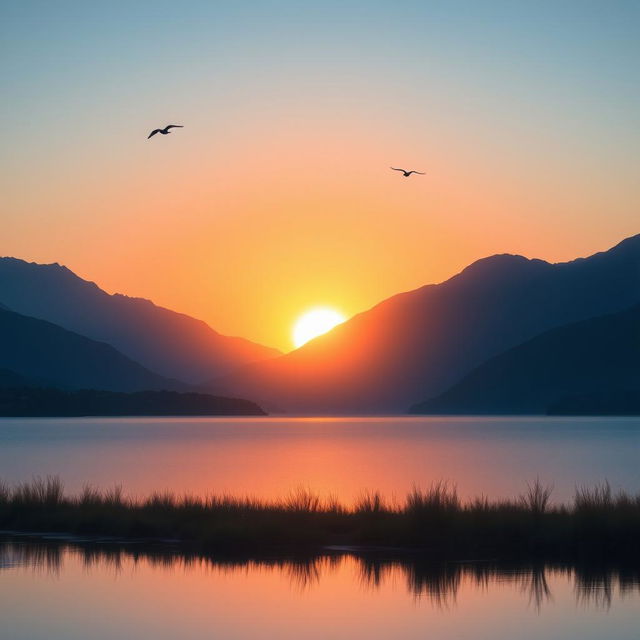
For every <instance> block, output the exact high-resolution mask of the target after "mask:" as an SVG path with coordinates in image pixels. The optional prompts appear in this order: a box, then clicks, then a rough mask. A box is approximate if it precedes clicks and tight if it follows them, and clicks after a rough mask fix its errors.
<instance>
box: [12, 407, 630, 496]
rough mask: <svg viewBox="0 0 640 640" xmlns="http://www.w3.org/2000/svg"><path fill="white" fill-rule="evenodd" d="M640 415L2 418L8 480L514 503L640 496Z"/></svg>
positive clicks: (129, 489)
mask: <svg viewBox="0 0 640 640" xmlns="http://www.w3.org/2000/svg"><path fill="white" fill-rule="evenodd" d="M639 460H640V419H638V418H537V417H536V418H534V417H526V418H522V417H518V418H511V417H500V418H491V417H481V418H473V417H463V418H459V417H446V418H435V417H384V418H278V417H266V418H166V419H162V418H160V419H158V418H148V419H146V418H109V419H98V418H73V419H69V418H60V419H7V418H4V419H0V479H1V480H4V481H5V482H8V483H15V482H21V481H26V480H30V479H31V478H32V477H33V476H34V475H40V476H46V475H59V476H60V477H61V478H62V480H63V481H64V483H65V486H66V488H67V490H69V491H77V490H79V489H81V487H82V486H83V485H84V484H86V483H90V484H92V485H95V486H98V487H102V488H108V487H112V486H114V485H115V484H120V485H122V487H123V488H124V490H125V493H127V494H129V495H137V496H143V495H146V494H148V493H150V492H151V491H154V490H158V489H160V490H162V489H170V490H172V491H175V492H178V493H184V492H186V493H192V494H199V495H202V494H209V493H212V492H214V493H232V494H236V495H244V494H251V495H254V496H258V497H267V498H269V497H279V496H283V495H286V494H287V493H289V492H290V491H291V490H292V489H295V488H297V487H301V486H304V487H308V488H311V489H313V490H314V491H317V492H318V493H319V494H321V495H323V496H329V495H336V496H338V497H339V498H341V499H342V500H343V501H345V502H349V501H350V500H352V499H353V498H354V497H356V496H358V495H359V494H360V493H361V492H362V491H363V490H366V489H378V490H380V491H381V492H382V493H384V494H385V495H386V496H388V497H390V498H391V497H394V496H395V497H396V498H397V499H402V497H403V496H404V494H405V493H406V492H407V490H409V489H410V488H411V487H412V485H413V484H414V483H415V484H417V485H420V486H422V487H426V486H428V485H430V484H431V483H432V482H434V481H437V480H447V481H450V482H452V483H455V484H456V485H457V487H458V491H459V493H460V494H461V496H463V497H469V496H476V495H478V494H481V493H484V494H486V495H488V496H489V497H513V496H516V495H518V494H519V493H520V492H522V491H523V490H524V489H525V488H526V483H527V482H532V481H534V480H535V479H536V477H539V478H540V480H541V481H542V482H544V483H546V484H553V485H554V493H553V498H554V499H556V500H566V499H569V498H571V496H572V495H573V492H574V489H575V487H576V486H577V485H589V486H591V485H594V484H595V483H600V482H603V481H605V480H607V481H608V482H609V483H610V484H611V486H612V487H613V489H618V488H622V489H626V490H629V491H634V492H637V491H640V464H639Z"/></svg>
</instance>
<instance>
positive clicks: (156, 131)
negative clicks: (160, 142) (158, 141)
mask: <svg viewBox="0 0 640 640" xmlns="http://www.w3.org/2000/svg"><path fill="white" fill-rule="evenodd" d="M156 133H160V129H154V130H153V131H152V132H151V133H150V134H149V135H148V136H147V140H148V139H149V138H150V137H151V136H155V135H156Z"/></svg>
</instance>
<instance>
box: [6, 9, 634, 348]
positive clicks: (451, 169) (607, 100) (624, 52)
mask: <svg viewBox="0 0 640 640" xmlns="http://www.w3.org/2000/svg"><path fill="white" fill-rule="evenodd" d="M27 4H28V3H24V5H25V6H26V5H27ZM141 4H142V3H141ZM89 5H90V3H89V4H88V5H87V6H86V7H85V8H84V9H83V10H82V11H76V10H73V11H72V10H71V9H68V10H67V9H63V8H54V7H53V6H52V7H51V8H47V7H46V6H40V5H38V10H37V12H35V14H33V13H30V12H29V11H28V10H27V8H23V3H14V5H12V7H11V8H10V9H9V8H8V9H7V11H6V12H5V13H6V15H5V16H4V19H3V21H2V22H3V25H2V27H1V28H2V35H3V56H2V60H1V61H0V72H2V75H3V78H4V79H5V80H4V84H5V95H6V96H7V98H6V99H5V100H3V101H2V104H1V105H0V135H2V139H3V150H2V151H0V154H1V155H0V161H1V162H0V169H1V171H0V190H1V191H2V194H3V197H2V203H1V204H0V225H1V226H0V228H1V235H0V255H11V256H15V257H19V258H23V259H26V260H32V261H36V262H42V263H50V262H60V263H62V264H65V265H66V266H68V267H69V268H70V269H71V270H73V271H75V272H76V273H77V274H78V275H80V276H81V277H83V278H86V279H89V280H92V281H95V282H96V283H97V284H99V285H100V286H101V287H102V288H104V289H105V290H107V291H108V292H110V293H114V292H120V293H125V294H127V295H133V296H140V297H145V298H150V299H152V300H153V301H154V302H156V303H157V304H159V305H162V306H166V307H169V308H172V309H175V310H177V311H181V312H184V313H187V314H190V315H193V316H195V317H197V318H200V319H203V320H205V321H206V322H208V323H209V324H210V325H211V326H212V327H213V328H214V329H216V330H217V331H220V332H221V333H224V334H227V335H240V336H244V337H247V338H249V339H252V340H255V341H258V342H262V343H264V344H267V345H269V346H274V347H278V348H280V349H282V350H285V351H288V350H290V349H291V327H292V326H293V324H294V323H295V321H296V319H297V318H298V317H299V316H300V314H301V313H303V312H304V311H305V310H307V309H309V308H313V307H316V306H318V305H327V306H329V307H331V308H336V309H340V310H341V311H342V312H343V313H344V314H345V316H347V317H350V316H352V315H354V314H356V313H358V312H360V311H363V310H365V309H367V308H370V307H371V306H373V305H374V304H376V303H378V302H380V301H381V300H383V299H384V298H386V297H389V296H391V295H394V294H396V293H399V292H401V291H406V290H409V289H413V288H416V287H419V286H422V285H424V284H428V283H434V282H439V281H442V280H445V279H447V278H448V277H450V276H452V275H454V274H455V273H456V272H458V271H460V270H461V269H462V268H464V267H465V266H466V265H467V264H469V263H470V262H472V261H473V260H476V259H478V258H481V257H484V256H486V255H490V254H493V253H505V252H509V253H520V254H524V255H526V256H529V257H538V258H543V259H547V260H551V261H562V260H570V259H573V258H575V257H578V256H586V255H589V254H591V253H594V252H596V251H600V250H604V249H607V248H608V247H610V246H612V245H614V244H616V243H617V242H619V241H620V240H622V239H623V238H624V237H627V236H629V235H632V234H635V233H637V232H638V231H639V230H640V229H639V228H638V210H639V208H640V207H639V205H640V191H639V190H638V188H637V170H636V168H637V166H638V149H639V148H640V140H639V139H638V135H639V134H638V132H639V131H640V126H638V125H639V124H640V123H639V122H638V113H640V111H638V109H637V108H635V106H634V105H637V103H638V100H639V99H640V96H639V95H638V89H637V86H636V85H634V84H633V83H630V81H629V78H631V77H634V74H635V73H636V70H637V65H636V60H637V55H636V54H637V46H638V45H637V43H638V40H637V37H636V35H635V33H636V32H635V24H636V23H635V22H634V19H633V16H627V15H625V12H624V11H623V10H622V9H619V10H618V11H617V12H611V11H608V10H607V9H606V7H605V6H604V5H602V8H598V7H597V6H595V5H594V6H591V5H590V6H589V7H586V6H585V7H583V8H582V9H581V16H582V18H581V20H580V21H578V22H576V20H575V16H574V15H573V13H571V12H570V11H568V10H567V12H566V15H565V11H564V9H559V8H557V7H555V5H554V6H553V10H551V9H549V10H548V11H547V9H546V8H545V7H540V6H538V5H530V6H528V5H527V6H525V5H522V4H521V3H513V4H509V3H506V4H505V3H499V5H496V6H495V7H494V6H493V5H492V3H488V4H487V3H470V4H469V6H468V7H467V9H466V10H465V11H456V12H454V13H455V15H449V10H448V9H447V8H446V4H445V5H442V4H441V3H435V4H433V3H414V4H411V6H410V7H405V9H406V10H405V11H397V8H396V7H393V6H390V5H389V4H388V3H377V2H373V3H367V8H366V11H365V10H362V11H360V10H358V9H357V7H356V6H355V5H353V6H352V5H351V4H350V3H335V2H328V3H321V5H317V6H316V5H313V6H312V4H309V3H291V4H290V6H289V8H288V9H287V10H286V11H281V12H276V14H274V13H273V10H272V9H273V8H272V7H271V8H270V7H269V6H268V3H267V4H264V3H260V2H256V3H251V7H252V8H251V10H250V11H244V10H242V9H241V8H235V6H229V7H224V8H223V7H221V6H220V5H218V4H215V8H214V5H212V4H210V3H203V2H196V3H191V4H189V10H188V11H186V12H184V13H183V15H181V17H180V20H179V23H176V20H175V19H174V20H168V19H167V18H166V13H165V12H164V11H161V10H160V9H158V10H157V12H156V11H155V10H154V11H151V12H149V11H147V10H146V9H145V8H144V7H140V8H138V7H137V3H131V6H129V5H125V4H123V5H118V6H117V7H116V6H114V8H112V9H110V11H109V12H97V11H96V10H94V9H92V7H91V6H89ZM303 5H304V6H303ZM436 5H437V6H436ZM516 5H517V6H516ZM550 6H551V5H550ZM34 15H37V19H36V18H34ZM52 24H53V25H54V27H55V28H54V27H52V26H51V25H52ZM596 41H597V42H598V46H594V42H596ZM168 123H174V124H181V125H184V128H182V129H176V130H174V131H173V132H172V134H171V135H168V136H159V135H158V136H154V137H153V138H151V139H150V140H147V135H148V133H149V131H151V130H152V129H153V128H156V127H162V126H165V125H166V124H168ZM390 165H391V166H401V167H407V168H414V169H417V170H420V171H424V172H426V175H424V176H411V177H410V178H404V177H403V176H402V175H401V174H399V173H397V172H394V171H391V170H390V169H389V166H390Z"/></svg>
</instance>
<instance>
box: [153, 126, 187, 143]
mask: <svg viewBox="0 0 640 640" xmlns="http://www.w3.org/2000/svg"><path fill="white" fill-rule="evenodd" d="M176 127H180V128H181V129H182V128H183V127H184V125H181V124H168V125H167V126H166V127H165V128H164V129H154V130H153V131H152V132H151V133H150V134H149V135H148V136H147V140H148V139H149V138H150V137H151V136H155V135H156V133H161V134H162V135H163V136H166V135H167V134H168V133H171V131H169V129H175V128H176Z"/></svg>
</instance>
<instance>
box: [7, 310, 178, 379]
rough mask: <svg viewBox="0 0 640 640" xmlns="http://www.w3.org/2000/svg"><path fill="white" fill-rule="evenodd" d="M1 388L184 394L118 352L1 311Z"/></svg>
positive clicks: (76, 335)
mask: <svg viewBox="0 0 640 640" xmlns="http://www.w3.org/2000/svg"><path fill="white" fill-rule="evenodd" d="M0 369H2V370H3V371H2V375H0V386H4V387H16V386H21V387H25V386H28V387H34V386H51V387H61V388H67V389H105V390H109V391H143V390H152V389H156V390H162V389H173V390H182V389H186V387H187V385H185V383H183V382H178V381H177V380H170V379H167V378H164V377H162V376H160V375H158V374H156V373H153V372H152V371H149V370H148V369H146V368H145V367H143V366H142V365H140V364H138V363H137V362H134V361H133V360H131V359H130V358H128V357H126V356H125V355H123V354H121V353H120V352H118V351H117V350H116V349H114V348H113V347H112V346H111V345H108V344H106V343H104V342H97V341H95V340H91V339H90V338H87V337H85V336H81V335H79V334H77V333H74V332H73V331H67V330H66V329H63V328H62V327H59V326H57V325H55V324H52V323H51V322H47V321H45V320H38V319H37V318H31V317H28V316H23V315H21V314H19V313H15V312H13V311H7V310H6V309H0Z"/></svg>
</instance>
